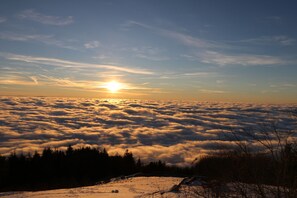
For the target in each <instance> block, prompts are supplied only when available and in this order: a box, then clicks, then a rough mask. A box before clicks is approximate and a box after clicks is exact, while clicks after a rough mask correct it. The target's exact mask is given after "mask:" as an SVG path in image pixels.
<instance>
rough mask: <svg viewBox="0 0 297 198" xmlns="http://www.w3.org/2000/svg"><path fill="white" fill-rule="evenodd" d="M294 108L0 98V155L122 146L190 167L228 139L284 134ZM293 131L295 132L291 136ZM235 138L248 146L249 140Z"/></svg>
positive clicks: (294, 123) (292, 123)
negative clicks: (274, 132) (266, 132)
mask: <svg viewBox="0 0 297 198" xmlns="http://www.w3.org/2000/svg"><path fill="white" fill-rule="evenodd" d="M296 107H297V106H296V105H295V106H294V105H256V104H240V103H207V102H177V101H146V100H105V99H73V98H46V97H0V110H1V114H0V154H1V155H8V154H10V153H12V152H17V153H20V152H24V153H27V152H31V153H33V152H34V151H41V150H42V149H43V148H45V147H52V148H59V149H65V148H67V146H68V145H72V146H74V147H81V146H94V147H100V148H103V147H104V148H106V149H107V150H108V152H110V153H119V154H122V153H123V152H124V151H125V150H126V149H129V151H132V152H133V154H134V156H137V157H140V158H141V159H142V160H146V161H149V160H158V159H162V160H164V161H166V162H168V163H169V164H177V165H185V164H191V163H192V162H193V161H194V160H195V159H196V158H197V157H199V156H201V155H203V154H209V153H214V152H219V151H221V150H222V149H235V148H236V147H237V145H236V142H235V141H232V137H233V134H243V133H244V131H255V132H256V131H257V130H262V129H263V128H265V130H270V129H271V130H273V129H274V128H276V129H277V130H280V131H291V132H295V133H293V136H294V135H295V136H296V133H297V132H296V129H297V119H296V116H293V115H292V113H291V112H292V110H294V109H296ZM294 130H295V131H294ZM244 137H245V136H240V138H241V141H245V142H248V143H249V144H251V145H253V146H254V147H257V146H259V145H258V143H257V142H255V141H254V140H250V139H249V138H244Z"/></svg>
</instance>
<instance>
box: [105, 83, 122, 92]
mask: <svg viewBox="0 0 297 198" xmlns="http://www.w3.org/2000/svg"><path fill="white" fill-rule="evenodd" d="M105 88H106V89H108V91H110V92H111V93H117V92H118V91H119V90H120V89H121V88H122V84H121V83H119V82H117V81H111V82H108V83H107V84H106V86H105Z"/></svg>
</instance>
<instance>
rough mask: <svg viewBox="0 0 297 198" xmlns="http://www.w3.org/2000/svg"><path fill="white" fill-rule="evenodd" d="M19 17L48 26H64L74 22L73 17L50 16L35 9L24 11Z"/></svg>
mask: <svg viewBox="0 0 297 198" xmlns="http://www.w3.org/2000/svg"><path fill="white" fill-rule="evenodd" d="M18 16H19V18H21V19H27V20H31V21H36V22H39V23H42V24H46V25H56V26H64V25H69V24H71V23H73V22H74V20H73V17H72V16H68V17H58V16H50V15H45V14H42V13H39V12H36V11H35V10H33V9H29V10H24V11H22V12H21V13H20V14H19V15H18Z"/></svg>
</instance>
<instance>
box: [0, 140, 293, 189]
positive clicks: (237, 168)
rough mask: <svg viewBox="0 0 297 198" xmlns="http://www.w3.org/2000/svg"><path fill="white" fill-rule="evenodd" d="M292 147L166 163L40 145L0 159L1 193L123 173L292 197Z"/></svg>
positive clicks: (100, 179) (74, 183) (85, 181)
mask: <svg viewBox="0 0 297 198" xmlns="http://www.w3.org/2000/svg"><path fill="white" fill-rule="evenodd" d="M296 145H297V144H287V145H286V146H285V147H284V150H282V153H280V158H278V159H275V158H273V157H272V156H271V155H268V154H263V153H253V154H252V153H242V152H236V151H232V152H225V153H220V154H217V155H210V156H206V157H202V158H200V159H199V160H198V162H197V163H195V164H193V165H192V166H191V167H176V166H168V165H166V163H165V162H162V161H156V162H150V163H146V164H144V163H142V162H141V160H140V159H138V160H136V159H135V158H134V157H133V154H132V153H130V152H129V151H128V150H127V151H126V152H125V153H124V154H123V155H109V154H108V152H107V151H106V150H105V149H98V148H90V147H82V148H79V149H73V148H72V147H71V146H69V147H68V149H67V150H66V151H61V150H53V149H51V148H45V149H44V150H43V152H42V154H39V153H37V152H36V153H35V154H34V155H33V156H32V155H30V154H27V155H24V154H21V155H16V154H15V153H12V154H11V155H10V156H9V157H0V191H2V192H3V191H19V190H33V191H35V190H46V189H56V188H70V187H78V186H86V185H94V184H98V183H104V182H108V181H110V178H114V177H121V176H124V175H133V176H179V177H186V176H193V175H203V176H204V177H203V178H205V179H206V180H208V181H209V182H210V183H212V182H213V181H215V183H225V184H226V183H230V182H241V183H248V184H256V185H263V184H265V185H272V186H277V187H281V188H282V189H285V191H287V189H291V191H290V192H293V193H294V195H297V146H296ZM135 173H138V174H135ZM283 187H284V188H283ZM281 188H280V189H281Z"/></svg>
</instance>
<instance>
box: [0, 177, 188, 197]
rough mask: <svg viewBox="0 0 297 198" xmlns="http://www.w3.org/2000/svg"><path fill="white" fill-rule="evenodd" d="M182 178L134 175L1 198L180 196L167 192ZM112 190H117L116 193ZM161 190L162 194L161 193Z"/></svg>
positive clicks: (12, 193)
mask: <svg viewBox="0 0 297 198" xmlns="http://www.w3.org/2000/svg"><path fill="white" fill-rule="evenodd" d="M181 180H183V178H179V177H134V178H129V179H124V180H119V181H113V182H110V183H106V184H99V185H95V186H87V187H80V188H69V189H58V190H46V191H38V192H5V193H0V197H1V198H26V197H28V198H29V197H30V198H66V197H67V198H68V197H84V198H98V197H107V198H108V197H125V198H129V197H162V196H163V197H181V196H182V195H181V194H177V193H172V192H168V190H169V189H170V188H171V187H172V186H173V185H176V184H179V183H180V181H181ZM113 191H118V192H117V193H115V192H113ZM161 192H164V194H162V195H161Z"/></svg>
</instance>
